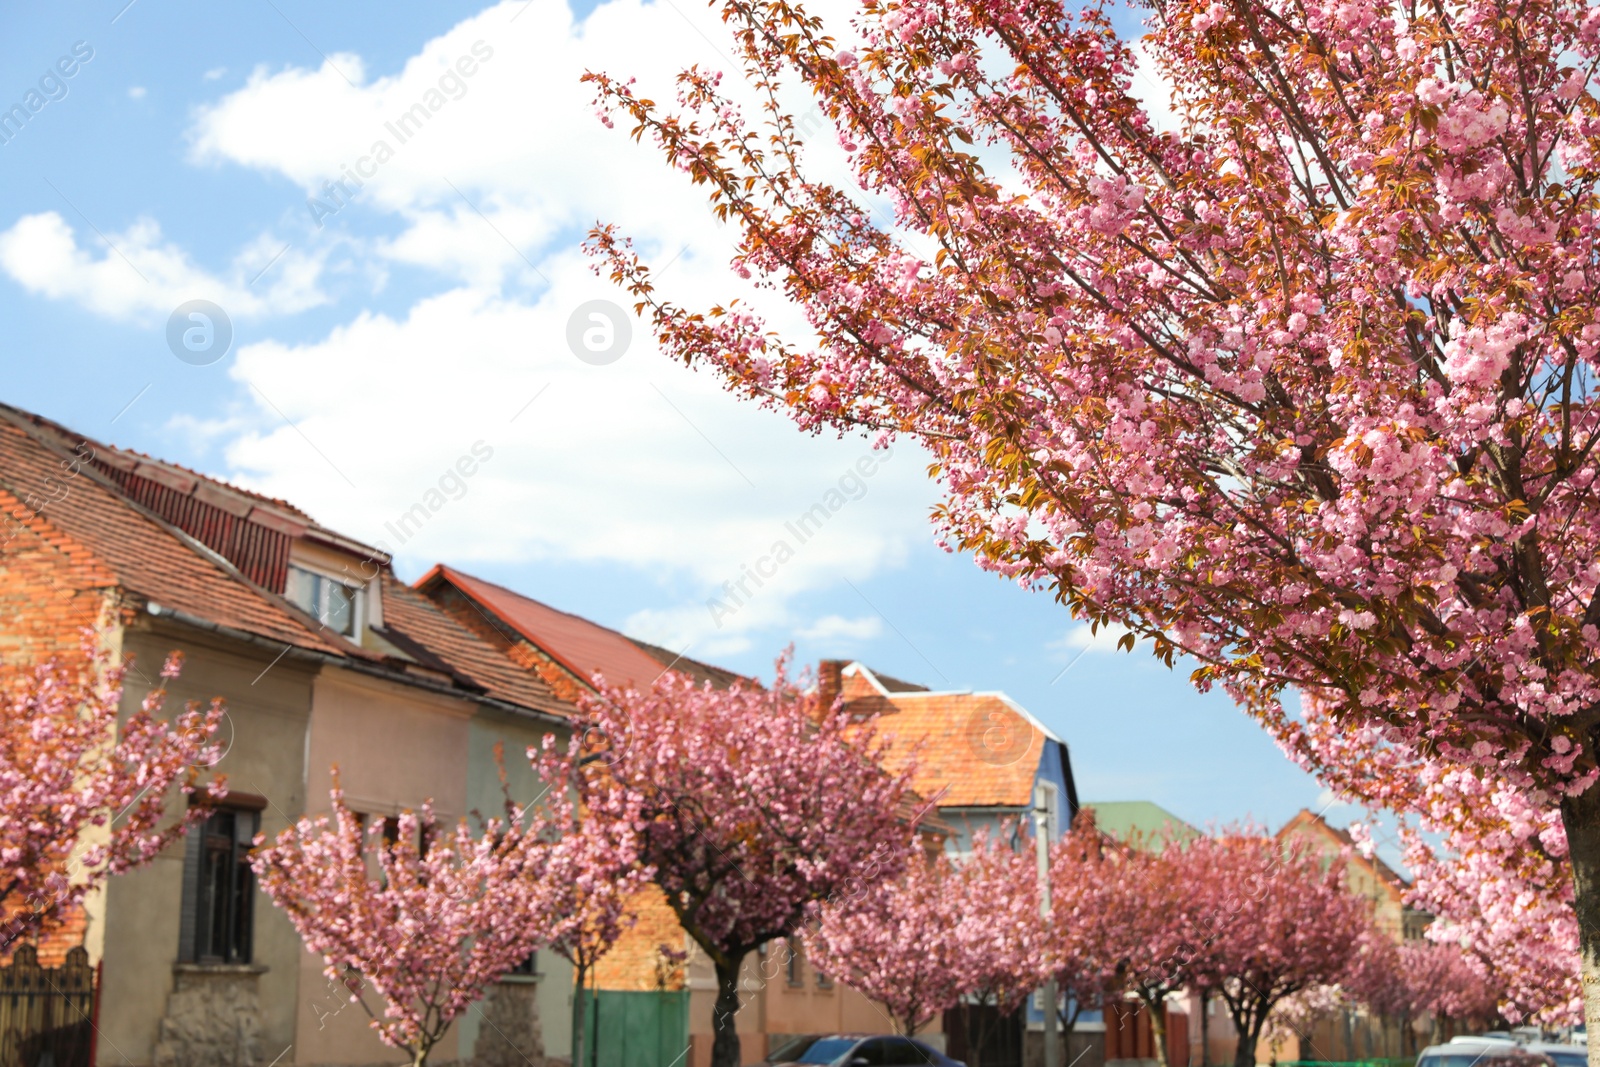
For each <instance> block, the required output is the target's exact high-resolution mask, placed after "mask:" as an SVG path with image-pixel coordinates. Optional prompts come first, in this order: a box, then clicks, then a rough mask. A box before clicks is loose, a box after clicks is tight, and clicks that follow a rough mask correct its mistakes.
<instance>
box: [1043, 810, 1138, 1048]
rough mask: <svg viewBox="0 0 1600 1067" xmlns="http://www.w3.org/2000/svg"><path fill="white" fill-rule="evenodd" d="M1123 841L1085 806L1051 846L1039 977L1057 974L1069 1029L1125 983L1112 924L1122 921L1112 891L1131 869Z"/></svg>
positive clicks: (1118, 992)
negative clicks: (1048, 897)
mask: <svg viewBox="0 0 1600 1067" xmlns="http://www.w3.org/2000/svg"><path fill="white" fill-rule="evenodd" d="M1127 847H1128V846H1127V845H1125V844H1119V843H1113V842H1109V841H1107V840H1106V838H1105V836H1104V835H1103V834H1102V833H1101V832H1100V830H1099V829H1098V827H1096V825H1095V821H1094V812H1093V810H1085V811H1083V812H1080V813H1079V815H1078V817H1077V819H1076V820H1074V822H1073V824H1072V828H1071V830H1070V831H1068V833H1067V834H1066V835H1065V836H1063V837H1062V838H1061V839H1060V840H1059V841H1057V842H1055V843H1054V844H1053V845H1052V846H1051V849H1050V893H1051V904H1052V907H1051V915H1050V925H1049V928H1048V931H1047V934H1046V942H1045V947H1044V954H1043V963H1044V966H1045V974H1044V975H1042V976H1041V977H1050V976H1052V975H1053V976H1054V977H1055V980H1056V987H1057V988H1058V989H1059V990H1060V991H1061V994H1062V1002H1061V1004H1060V1005H1059V1006H1058V1009H1057V1010H1058V1015H1059V1018H1060V1020H1061V1025H1062V1028H1063V1029H1064V1030H1065V1031H1066V1032H1068V1033H1071V1032H1072V1029H1073V1027H1074V1026H1076V1025H1077V1021H1078V1016H1079V1015H1080V1014H1081V1013H1082V1012H1083V1011H1085V1010H1097V1009H1100V1008H1103V1007H1104V1005H1105V1003H1106V1001H1107V1000H1109V999H1111V998H1113V997H1117V996H1120V995H1121V994H1122V992H1123V990H1124V988H1125V985H1126V980H1127V976H1128V960H1127V958H1126V957H1125V956H1124V955H1123V951H1124V950H1123V949H1122V948H1121V945H1120V943H1121V937H1120V934H1121V933H1122V930H1120V929H1115V928H1114V924H1119V923H1122V922H1125V911H1126V909H1124V908H1123V907H1121V906H1120V904H1119V902H1118V901H1117V899H1116V897H1117V894H1118V893H1120V892H1122V891H1123V885H1124V882H1125V879H1126V878H1127V877H1129V875H1130V868H1129V866H1128V864H1127V862H1126V860H1127V856H1126V854H1125V853H1124V851H1123V849H1125V848H1127Z"/></svg>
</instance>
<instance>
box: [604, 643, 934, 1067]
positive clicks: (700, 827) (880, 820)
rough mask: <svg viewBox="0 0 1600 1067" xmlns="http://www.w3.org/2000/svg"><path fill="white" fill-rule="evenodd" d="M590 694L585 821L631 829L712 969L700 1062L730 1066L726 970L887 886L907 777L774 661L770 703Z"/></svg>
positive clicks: (734, 1001) (752, 692)
mask: <svg viewBox="0 0 1600 1067" xmlns="http://www.w3.org/2000/svg"><path fill="white" fill-rule="evenodd" d="M597 682H598V684H599V688H598V691H597V692H596V693H594V694H592V695H589V696H587V697H585V699H584V700H583V702H582V703H581V705H580V707H581V711H582V714H583V715H584V717H585V720H586V723H585V725H586V726H587V727H588V729H589V731H590V732H591V733H592V735H593V736H596V737H599V738H603V739H604V741H603V743H604V745H605V749H604V753H603V754H604V758H603V759H596V760H594V761H592V762H591V763H589V764H588V765H587V766H586V768H585V774H584V775H583V777H582V779H581V800H582V803H583V806H584V812H585V817H586V818H589V819H598V820H602V821H610V822H617V821H630V822H633V823H634V824H635V825H636V826H637V827H638V828H639V842H640V843H639V859H640V862H641V863H642V864H643V865H645V866H646V867H648V868H650V869H651V870H653V872H654V874H653V878H654V880H655V883H656V885H658V886H659V887H660V888H661V891H662V892H663V893H664V894H665V896H666V898H667V903H668V904H669V905H671V907H672V909H673V911H674V913H675V914H676V915H677V918H678V921H679V923H680V924H681V925H682V926H683V928H684V930H685V931H686V932H687V933H688V934H689V936H690V937H692V938H693V939H694V940H695V943H696V944H698V945H699V946H700V948H701V949H702V950H704V951H705V953H706V955H707V956H708V957H710V959H711V962H712V964H713V965H714V967H715V968H716V975H717V999H716V1007H715V1010H714V1016H713V1022H712V1029H713V1035H714V1037H713V1042H712V1053H711V1060H712V1064H713V1065H714V1067H738V1065H739V1063H740V1059H739V1036H738V1033H737V1032H736V1031H735V1029H734V1017H735V1016H736V1015H737V1013H738V1011H739V986H738V976H739V966H740V963H741V962H742V961H743V959H744V958H745V956H746V955H748V954H749V953H750V952H751V950H753V949H754V948H756V947H757V946H758V945H760V944H761V943H763V942H766V941H773V940H777V939H779V938H787V937H789V936H790V935H792V934H793V933H794V932H795V931H796V930H798V929H799V928H800V925H801V923H802V921H803V920H804V919H805V917H806V913H807V909H808V908H810V907H811V906H812V905H813V904H814V903H816V902H819V901H822V900H824V899H826V898H828V897H829V896H830V895H832V896H839V895H843V894H845V893H847V892H849V891H850V890H851V887H852V886H855V885H866V884H870V883H871V882H873V881H875V880H877V879H881V878H893V877H895V876H896V875H897V874H898V873H899V872H898V869H897V865H898V864H899V863H900V862H901V860H902V859H903V857H904V855H905V844H906V841H907V840H908V838H909V837H910V834H911V831H910V829H909V828H908V827H907V826H906V825H905V824H904V822H903V821H902V811H901V802H902V801H903V800H905V799H906V798H907V792H908V789H909V784H908V783H909V777H908V775H909V771H908V770H903V771H901V772H899V773H898V774H894V775H891V774H888V773H886V772H885V771H884V770H883V769H882V767H881V761H882V758H883V756H884V754H885V750H884V746H883V744H882V743H881V742H880V741H879V740H877V739H876V738H875V737H874V736H873V731H872V725H871V723H868V722H852V721H850V720H849V718H848V717H847V716H845V715H844V714H842V713H841V712H840V711H839V708H838V705H837V704H835V706H834V707H832V708H818V707H816V700H815V698H814V697H812V696H807V695H805V694H802V693H801V692H799V691H798V690H797V689H796V688H794V687H793V686H792V685H791V684H790V683H789V681H788V679H787V677H786V676H785V663H784V661H783V660H779V662H778V670H777V677H776V679H775V681H774V683H773V686H772V688H770V689H761V688H758V687H756V686H754V685H750V684H746V683H743V682H740V683H736V684H735V685H734V686H732V687H731V688H729V689H726V690H716V689H712V688H710V687H709V686H706V687H703V688H697V687H696V686H695V684H694V683H693V681H692V680H691V679H689V678H687V677H685V676H682V675H677V674H672V673H668V674H665V675H663V676H662V677H661V678H659V679H657V680H656V682H655V685H654V687H653V688H652V689H651V690H650V691H649V692H646V693H641V692H638V691H636V690H626V689H621V688H618V687H615V686H611V685H607V684H604V683H603V682H601V681H599V680H597Z"/></svg>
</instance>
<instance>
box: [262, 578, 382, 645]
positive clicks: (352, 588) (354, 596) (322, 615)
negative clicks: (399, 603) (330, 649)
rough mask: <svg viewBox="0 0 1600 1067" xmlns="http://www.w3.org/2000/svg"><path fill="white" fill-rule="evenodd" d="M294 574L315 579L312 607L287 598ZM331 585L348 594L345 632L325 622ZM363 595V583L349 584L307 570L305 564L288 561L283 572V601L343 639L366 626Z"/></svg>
mask: <svg viewBox="0 0 1600 1067" xmlns="http://www.w3.org/2000/svg"><path fill="white" fill-rule="evenodd" d="M295 571H299V572H300V573H301V574H304V575H307V576H308V577H310V578H313V579H315V580H316V582H317V584H316V585H314V586H313V593H312V599H313V600H314V601H315V604H314V605H313V606H311V607H307V606H306V605H305V604H303V603H301V602H300V601H299V600H297V599H295V598H294V597H293V596H291V595H290V588H291V583H292V582H293V580H294V577H293V576H294V572H295ZM330 585H337V586H339V587H340V588H342V589H344V590H345V591H346V592H347V593H349V595H350V628H349V629H348V630H340V629H338V628H336V627H335V626H334V625H333V623H332V622H330V621H329V619H328V596H327V589H328V588H329V586H330ZM366 592H367V590H366V586H365V585H364V584H359V583H357V584H352V583H351V582H348V581H346V580H345V579H343V578H340V577H338V576H337V575H332V574H329V573H328V572H327V571H324V570H319V569H317V568H316V567H308V566H306V565H305V564H304V563H296V562H293V561H291V562H290V563H289V564H288V566H287V568H286V569H285V571H284V580H283V596H284V599H285V600H287V601H289V603H291V604H293V605H294V606H295V607H297V608H299V609H300V610H301V611H304V612H305V613H306V614H308V615H310V616H311V617H312V618H314V619H316V620H317V621H318V622H319V623H321V624H322V625H323V626H326V627H327V628H328V629H330V630H332V631H333V632H334V633H336V634H341V635H343V636H345V637H351V638H353V637H355V636H356V635H358V634H360V633H361V630H362V628H363V626H365V624H366V611H365V608H366Z"/></svg>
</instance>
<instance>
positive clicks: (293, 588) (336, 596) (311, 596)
mask: <svg viewBox="0 0 1600 1067" xmlns="http://www.w3.org/2000/svg"><path fill="white" fill-rule="evenodd" d="M283 595H284V598H285V599H286V600H288V601H289V602H290V603H292V604H294V605H295V606H296V607H298V608H299V609H300V610H302V611H304V612H305V613H306V614H308V615H315V616H316V617H317V619H318V621H320V622H321V623H322V625H324V626H326V627H327V628H328V629H330V630H335V631H337V632H339V633H342V634H344V635H346V636H353V635H354V634H355V632H356V610H357V600H358V599H359V597H358V592H357V590H355V589H353V588H351V587H350V586H348V585H346V584H344V583H343V582H341V581H339V580H338V579H337V578H329V577H328V576H327V575H325V574H318V573H317V572H316V571H308V570H306V569H305V568H304V567H296V566H294V565H293V564H291V565H290V567H289V577H288V581H287V582H286V583H285V585H284V590H283Z"/></svg>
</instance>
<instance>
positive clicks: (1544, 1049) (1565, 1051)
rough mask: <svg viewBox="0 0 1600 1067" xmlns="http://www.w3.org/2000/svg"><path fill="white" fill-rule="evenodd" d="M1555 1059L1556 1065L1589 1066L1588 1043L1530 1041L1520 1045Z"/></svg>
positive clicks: (1563, 1066)
mask: <svg viewBox="0 0 1600 1067" xmlns="http://www.w3.org/2000/svg"><path fill="white" fill-rule="evenodd" d="M1522 1047H1523V1048H1525V1049H1527V1050H1528V1051H1529V1052H1537V1053H1540V1054H1541V1055H1544V1056H1548V1057H1550V1058H1551V1059H1552V1060H1554V1061H1555V1065H1556V1067H1589V1046H1588V1045H1566V1044H1562V1043H1560V1042H1557V1041H1530V1042H1528V1043H1527V1044H1526V1045H1523V1046H1522Z"/></svg>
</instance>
